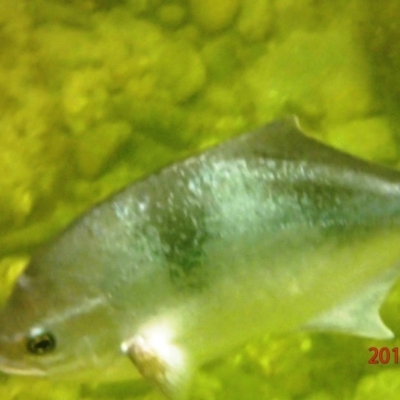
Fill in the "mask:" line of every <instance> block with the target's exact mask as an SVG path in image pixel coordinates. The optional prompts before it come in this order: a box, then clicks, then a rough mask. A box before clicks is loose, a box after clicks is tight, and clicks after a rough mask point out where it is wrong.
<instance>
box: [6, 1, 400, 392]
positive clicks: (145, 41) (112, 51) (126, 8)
mask: <svg viewBox="0 0 400 400" xmlns="http://www.w3.org/2000/svg"><path fill="white" fill-rule="evenodd" d="M200 3H201V4H200ZM322 3H324V4H322ZM325 3H326V2H320V3H316V2H312V1H309V0H301V1H283V0H276V1H274V2H273V1H270V0H257V1H253V2H250V1H247V0H242V1H239V0H224V1H220V2H216V1H207V2H196V1H190V2H186V1H175V2H166V1H162V0H140V1H138V0H130V1H125V2H122V1H112V0H87V1H72V2H67V1H44V0H30V1H21V2H20V6H19V7H16V5H15V4H14V2H13V1H11V0H0V27H1V28H0V39H1V41H0V50H1V51H0V88H1V90H0V106H1V109H2V110H3V113H2V115H1V116H0V120H1V121H0V126H1V132H0V149H1V155H2V156H1V157H0V170H1V171H2V176H1V177H0V255H1V256H2V257H4V258H3V259H2V261H1V263H0V293H1V296H0V297H1V299H4V297H5V296H6V295H7V294H8V292H9V287H10V285H11V282H12V281H13V280H14V279H15V277H16V275H17V274H18V273H19V271H20V270H21V268H22V267H23V263H24V260H25V259H26V258H25V257H26V256H27V255H28V254H30V252H32V251H33V249H34V248H36V247H37V246H38V245H39V244H40V243H42V242H44V241H45V240H47V239H48V238H49V237H51V236H52V235H53V234H54V233H55V232H57V231H59V230H60V229H61V228H62V227H63V226H65V225H66V224H67V223H68V222H69V221H71V220H72V219H73V218H74V217H76V216H77V215H78V214H80V213H81V212H82V211H83V210H84V209H86V208H88V207H90V205H92V204H93V203H95V202H97V201H99V200H101V199H102V198H104V197H105V196H107V195H108V194H109V193H111V192H113V191H115V190H117V189H119V188H121V187H123V186H124V185H125V184H127V183H128V182H130V181H132V180H133V179H136V178H138V177H140V176H143V175H145V174H147V173H149V172H151V171H152V170H154V169H157V168H159V167H160V166H161V165H164V164H166V163H168V162H171V161H173V160H176V159H178V158H181V157H183V156H184V155H186V154H190V153H191V152H193V151H195V150H197V149H199V148H202V147H206V146H209V145H211V144H213V143H216V142H218V141H221V140H223V139H224V138H227V137H229V136H234V135H235V134H237V133H240V132H243V131H245V130H247V129H250V128H252V127H255V126H258V125H260V124H263V123H265V122H266V121H267V120H271V119H274V118H277V117H280V116H282V115H287V114H290V113H296V114H297V115H298V116H299V117H300V121H301V122H302V124H303V125H304V126H305V127H306V128H307V131H309V132H310V133H311V134H313V135H315V136H319V137H320V138H322V139H323V140H325V141H327V142H329V143H331V144H333V145H335V146H337V147H340V148H343V149H348V150H349V151H351V152H353V153H355V154H357V155H359V156H361V157H363V158H367V159H371V160H375V161H380V162H386V163H391V164H393V163H395V162H398V154H399V149H398V147H396V143H395V139H394V137H393V133H392V129H391V123H392V122H393V121H394V122H396V121H397V119H398V117H397V116H395V117H394V118H393V110H394V109H395V108H396V105H397V103H396V98H397V97H398V95H397V94H396V93H395V92H393V93H392V92H391V90H392V87H395V86H396V85H393V79H397V78H389V77H390V76H397V75H398V74H394V73H393V70H395V71H396V65H397V63H398V62H397V59H398V57H397V55H396V57H394V58H393V57H392V58H390V57H389V58H388V59H387V57H386V55H387V54H388V51H387V49H392V47H393V46H392V44H391V43H392V41H393V39H392V35H393V36H394V37H396V35H397V31H394V33H393V29H394V28H393V26H394V25H393V24H385V22H386V21H387V20H388V19H389V20H390V19H392V18H393V15H394V14H393V12H387V13H386V12H384V11H382V10H384V9H386V8H385V6H384V5H383V6H382V7H381V8H379V10H378V11H379V12H377V10H374V12H373V13H371V14H368V15H367V19H368V20H369V21H370V22H371V24H372V27H371V28H368V29H366V28H364V30H363V29H360V28H359V25H358V24H357V21H358V20H359V19H360V18H364V19H365V18H366V16H365V13H366V11H365V10H366V9H367V8H368V7H365V2H360V1H357V0H355V1H352V2H341V1H338V2H335V4H333V3H332V4H330V5H328V4H325ZM369 3H371V4H372V3H373V2H372V1H370V2H369ZM384 3H385V4H386V3H387V6H388V7H387V9H389V10H393V9H394V10H395V11H396V10H398V8H397V6H396V4H394V3H395V2H394V1H393V0H385V2H384ZM220 10H225V14H221V11H220ZM221 15H222V16H221ZM376 15H377V16H378V17H377V19H376V21H377V22H376V23H377V24H378V25H379V32H380V33H379V35H378V36H379V37H377V38H376V37H372V38H371V32H374V35H375V32H376V30H374V21H375V19H374V18H375V16H376ZM250 21H251V23H250ZM385 25H387V26H388V27H389V28H388V30H387V31H386V30H385V28H384V27H385ZM369 29H370V30H369ZM394 42H395V41H394ZM365 43H367V45H365ZM365 49H366V50H367V52H366V53H365ZM396 54H397V53H396ZM383 55H385V57H382V56H383ZM379 57H380V58H379ZM382 58H383V61H382ZM370 60H372V63H371V62H370ZM385 60H389V62H385ZM374 76H379V77H380V78H382V79H379V81H378V83H377V80H374ZM381 81H383V82H384V86H383V87H379V82H381ZM397 86H398V85H397ZM388 98H390V102H389V103H388V102H387V99H388ZM365 132H366V133H365ZM359 144H360V145H359ZM361 144H362V145H361ZM399 311H400V284H399V285H397V287H396V288H395V289H394V291H393V293H392V295H391V296H390V297H389V299H388V300H387V302H386V304H385V306H384V308H383V316H384V319H385V320H386V321H387V323H388V325H389V326H390V327H391V328H392V329H393V330H394V332H395V333H396V334H397V335H398V336H399V337H400V323H399V322H398V321H399V319H398V315H399ZM399 345H400V339H395V340H394V341H390V342H388V341H386V342H384V341H380V342H377V341H371V340H367V339H359V338H352V337H346V336H340V335H331V334H304V333H297V334H296V333H290V334H288V335H286V336H284V337H282V336H267V337H265V338H263V339H260V340H259V341H257V342H254V343H250V344H248V345H247V346H246V347H245V348H244V349H240V350H238V352H237V353H236V354H233V355H231V356H229V357H227V358H226V359H224V360H219V361H218V362H215V363H213V364H212V365H209V366H207V367H205V368H204V369H203V370H202V371H201V372H200V373H199V374H198V376H197V377H196V382H195V385H194V386H195V387H194V390H193V393H194V394H193V397H192V398H193V399H197V400H214V399H215V400H218V399H227V400H236V399H237V400H247V399H249V400H250V399H251V400H253V399H276V400H289V399H294V398H295V399H304V400H333V399H341V400H342V399H349V400H350V399H352V400H354V399H355V400H364V399H366V400H368V399H370V398H371V399H372V398H383V397H384V398H386V399H388V400H391V399H397V398H398V388H399V385H400V378H399V377H398V376H397V375H398V374H397V370H396V368H397V365H395V364H394V363H393V360H392V361H391V362H390V363H389V364H388V365H370V364H368V360H369V358H370V357H371V353H370V352H369V350H368V349H369V348H370V347H373V346H375V347H377V348H381V347H383V346H387V347H388V348H390V349H391V348H395V347H398V346H399ZM132 368H133V367H132ZM132 375H134V374H133V372H132ZM69 378H70V379H71V381H67V382H63V381H60V382H52V381H48V380H41V379H36V378H27V377H11V376H6V375H4V374H1V375H0V398H1V399H4V400H16V399H24V400H25V399H26V400H35V399H40V400H47V399H51V400H54V399H60V400H61V399H62V400H78V399H87V400H91V399H110V400H111V399H146V400H155V399H161V395H160V394H159V393H157V392H155V391H154V390H153V389H152V388H151V387H149V386H148V385H147V383H145V382H143V381H141V380H139V381H138V380H134V379H132V380H126V377H123V378H122V377H120V376H118V375H116V376H113V377H105V376H97V377H94V378H92V380H91V381H89V382H86V381H85V382H83V383H82V382H80V381H79V379H78V378H76V379H74V377H69Z"/></svg>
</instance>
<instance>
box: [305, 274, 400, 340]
mask: <svg viewBox="0 0 400 400" xmlns="http://www.w3.org/2000/svg"><path fill="white" fill-rule="evenodd" d="M399 273H400V270H399V268H398V267H396V268H393V269H391V270H389V271H388V272H386V273H385V274H383V275H381V276H380V277H379V278H377V279H375V280H374V282H372V283H371V284H369V285H368V286H366V287H365V288H364V289H363V290H362V291H360V292H358V293H357V294H356V295H355V296H352V297H351V298H349V299H346V300H345V301H344V302H342V303H340V304H339V305H338V306H336V307H334V308H332V309H330V310H329V311H328V312H324V313H323V314H321V315H319V316H318V317H317V318H314V319H312V320H311V321H309V322H308V323H307V324H306V325H304V326H303V328H305V329H307V330H314V331H315V330H317V331H333V332H342V333H347V334H351V335H355V336H362V337H368V338H375V339H392V338H393V337H394V334H393V332H392V331H391V330H390V329H389V328H388V327H387V326H386V325H385V324H384V323H383V321H382V319H381V317H380V315H379V309H380V307H381V305H382V303H383V302H384V300H385V298H386V297H387V294H388V292H389V291H390V289H391V288H392V287H393V285H394V283H395V282H396V280H397V278H398V277H399Z"/></svg>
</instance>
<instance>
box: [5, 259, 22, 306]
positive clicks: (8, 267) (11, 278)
mask: <svg viewBox="0 0 400 400" xmlns="http://www.w3.org/2000/svg"><path fill="white" fill-rule="evenodd" d="M27 263H28V259H27V257H19V256H18V257H6V258H3V259H0V307H1V306H2V305H3V302H4V300H5V299H6V298H7V297H8V295H9V294H10V292H11V286H12V284H13V283H14V282H15V280H16V279H17V277H18V276H19V274H20V273H21V272H22V271H23V270H24V269H25V267H26V265H27Z"/></svg>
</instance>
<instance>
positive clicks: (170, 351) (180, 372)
mask: <svg viewBox="0 0 400 400" xmlns="http://www.w3.org/2000/svg"><path fill="white" fill-rule="evenodd" d="M121 349H122V351H123V352H124V353H125V354H126V355H127V356H128V357H129V358H130V360H131V361H132V362H133V364H134V365H135V366H136V368H137V369H138V371H139V372H140V373H141V375H142V376H143V377H144V378H145V379H147V380H148V381H150V382H151V383H153V384H154V385H155V386H157V387H158V388H159V389H160V390H161V391H162V392H163V393H164V394H165V395H166V396H167V398H169V399H174V400H184V399H185V398H187V394H188V390H189V386H190V383H191V379H192V371H193V368H191V365H190V363H189V362H188V358H187V356H186V354H185V352H184V351H183V350H181V349H180V348H179V347H178V346H176V345H174V344H173V343H170V342H168V341H166V340H165V338H163V337H157V338H154V337H147V336H145V335H138V336H135V337H133V338H131V339H129V340H127V341H125V342H123V343H122V345H121Z"/></svg>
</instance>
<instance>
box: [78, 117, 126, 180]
mask: <svg viewBox="0 0 400 400" xmlns="http://www.w3.org/2000/svg"><path fill="white" fill-rule="evenodd" d="M131 131H132V129H131V127H130V125H129V124H128V123H127V122H124V121H111V122H102V123H101V124H99V125H97V126H95V127H94V128H92V129H91V130H89V131H88V132H86V133H85V134H84V135H81V136H80V137H79V138H78V140H77V142H76V146H75V158H76V162H77V166H78V169H79V172H80V175H81V176H82V177H84V178H88V179H92V178H95V177H97V176H99V174H100V173H101V172H103V171H104V170H105V168H106V167H107V166H108V163H109V162H110V161H111V160H112V158H114V157H115V155H116V154H117V151H118V150H119V149H120V148H121V146H122V145H123V144H124V143H125V142H126V141H127V140H128V139H129V137H130V134H131Z"/></svg>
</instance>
